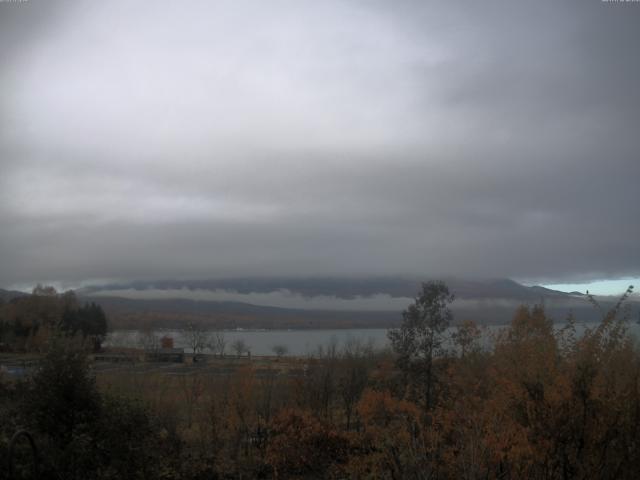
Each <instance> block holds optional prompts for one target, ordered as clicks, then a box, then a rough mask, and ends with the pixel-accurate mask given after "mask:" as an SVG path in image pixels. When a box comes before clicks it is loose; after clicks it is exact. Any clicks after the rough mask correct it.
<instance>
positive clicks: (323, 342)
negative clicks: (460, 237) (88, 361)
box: [105, 323, 640, 356]
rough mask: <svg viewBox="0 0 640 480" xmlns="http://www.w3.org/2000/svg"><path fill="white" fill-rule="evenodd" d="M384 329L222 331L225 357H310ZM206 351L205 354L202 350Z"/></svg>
mask: <svg viewBox="0 0 640 480" xmlns="http://www.w3.org/2000/svg"><path fill="white" fill-rule="evenodd" d="M595 325H596V324H580V323H578V324H576V330H577V333H578V334H580V332H581V331H582V330H584V328H586V327H594V326H595ZM563 326H564V324H557V325H556V327H557V328H562V327H563ZM501 328H504V326H488V327H485V328H484V329H483V330H484V331H483V337H482V343H483V345H485V346H488V345H489V344H490V342H491V336H492V334H493V333H495V332H497V331H498V330H500V329H501ZM387 331H388V330H387V329H385V328H347V329H330V330H225V331H223V333H224V337H225V340H226V342H227V349H226V353H227V354H228V355H232V354H233V351H232V348H231V344H232V343H233V342H234V341H236V340H243V341H244V342H245V343H246V344H247V346H248V347H249V349H250V351H251V354H252V355H273V347H274V346H275V345H283V346H285V347H286V348H287V350H288V354H289V355H297V356H300V355H310V354H314V353H316V352H317V351H318V348H319V347H327V346H329V345H331V344H335V345H337V347H338V349H341V348H343V347H344V346H345V345H346V344H347V343H349V342H354V341H357V342H360V343H361V344H370V345H372V346H373V347H374V348H375V349H383V348H386V347H388V346H389V340H388V339H387ZM629 331H630V333H631V334H633V335H635V336H636V337H639V336H640V335H639V334H640V326H639V325H638V324H637V323H630V324H629ZM451 333H453V329H450V330H449V331H448V332H447V334H446V335H447V336H450V334H451ZM154 334H155V335H156V336H157V337H158V338H160V337H162V336H165V335H166V336H169V337H172V338H173V339H174V346H175V347H178V348H185V350H186V351H187V352H188V351H189V349H188V348H187V345H186V342H185V341H184V337H183V335H182V333H181V332H180V331H177V330H159V331H156V332H155V333H154ZM142 338H143V334H142V333H141V332H139V331H137V330H117V331H115V332H112V333H111V334H109V336H108V337H107V341H106V342H105V346H121V347H139V346H140V345H141V340H142ZM205 351H206V350H205Z"/></svg>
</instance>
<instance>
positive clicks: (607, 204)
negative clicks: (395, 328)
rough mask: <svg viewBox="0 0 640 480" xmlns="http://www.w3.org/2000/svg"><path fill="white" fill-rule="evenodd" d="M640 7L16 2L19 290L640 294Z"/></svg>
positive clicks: (10, 11) (0, 29)
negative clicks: (389, 283) (359, 282)
mask: <svg viewBox="0 0 640 480" xmlns="http://www.w3.org/2000/svg"><path fill="white" fill-rule="evenodd" d="M639 21H640V4H632V3H631V4H625V3H621V4H615V3H603V2H600V1H595V0H594V1H587V2H584V1H569V2H557V1H550V0H549V1H537V2H528V3H527V4H526V5H525V4H523V3H521V2H517V3H515V2H506V1H505V2H498V1H489V2H471V1H469V2H466V1H460V2H417V1H416V2H411V1H406V2H394V3H390V2H375V1H374V2H359V1H355V0H354V1H346V2H345V1H331V0H329V1H325V2H312V1H309V2H300V1H276V2H248V1H247V2H244V1H242V0H234V1H227V2H225V1H216V2H205V1H199V0H192V1H186V2H175V1H173V2H169V1H162V0H161V1H153V2H151V1H138V2H128V1H124V0H115V1H110V2H93V1H86V0H78V1H62V0H59V1H47V2H45V1H38V0H31V1H29V2H24V3H8V2H6V3H0V61H1V62H2V68H1V69H0V91H1V92H2V95H0V225H1V228H0V259H1V260H2V265H1V268H0V285H14V284H21V283H28V282H35V281H47V280H58V281H63V282H79V283H81V282H83V281H86V280H89V279H96V278H105V279H117V280H127V279H136V278H173V277H178V278H197V277H200V278H206V277H221V276H242V275H366V274H417V275H428V276H430V277H433V276H436V275H457V276H465V275H470V276H487V277H497V276H500V277H502V276H508V277H513V278H518V279H531V280H536V281H554V282H561V281H562V282H566V281H583V280H589V279H593V278H615V277H621V276H639V275H640V255H638V247H637V243H638V238H640V222H638V221H637V219H636V216H637V215H636V209H637V205H638V186H637V185H638V178H640V161H639V159H638V154H639V152H640V148H639V147H640V136H639V135H638V134H637V132H638V128H639V126H640V118H639V114H638V112H640V91H639V90H638V86H637V82H638V78H640V55H638V50H637V48H638V47H637V46H638V44H639V43H640V30H639V29H638V28H637V25H638V23H639Z"/></svg>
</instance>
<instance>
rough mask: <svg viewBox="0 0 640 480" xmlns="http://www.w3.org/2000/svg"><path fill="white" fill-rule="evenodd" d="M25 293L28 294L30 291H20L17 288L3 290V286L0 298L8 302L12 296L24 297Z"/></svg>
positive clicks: (0, 290)
mask: <svg viewBox="0 0 640 480" xmlns="http://www.w3.org/2000/svg"><path fill="white" fill-rule="evenodd" d="M25 295H28V293H24V292H18V291H16V290H3V289H2V288H0V299H2V300H3V301H5V302H8V301H9V300H11V299H12V298H16V297H24V296H25Z"/></svg>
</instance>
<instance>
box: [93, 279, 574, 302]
mask: <svg viewBox="0 0 640 480" xmlns="http://www.w3.org/2000/svg"><path fill="white" fill-rule="evenodd" d="M445 282H446V283H447V285H448V286H449V288H450V290H451V291H452V292H454V293H455V294H456V296H458V297H460V298H466V299H483V298H504V299H517V300H531V301H535V300H539V299H540V298H541V296H542V297H548V298H551V297H553V298H567V297H573V296H575V295H572V294H568V293H564V292H558V291H555V290H550V289H548V288H544V287H538V286H536V287H527V286H524V285H521V284H519V283H517V282H514V281H513V280H509V279H482V280H467V279H459V278H446V279H445ZM420 283H421V280H420V279H417V278H410V277H372V278H331V277H327V278H323V277H322V278H321V277H318V278H313V277H311V278H297V277H278V278H261V277H248V278H233V279H212V280H188V281H183V280H158V281H136V282H130V283H122V284H108V285H102V286H94V287H91V288H87V289H84V291H83V293H84V294H87V295H91V294H95V293H99V292H100V291H105V290H107V291H111V290H128V289H133V290H146V289H158V290H179V289H189V290H229V291H234V292H238V293H242V294H250V293H269V292H274V291H278V290H288V291H290V292H293V293H298V294H300V295H303V296H305V297H314V296H321V295H322V296H335V297H337V298H342V299H353V298H355V297H358V296H360V297H367V296H372V295H376V294H387V295H389V296H391V297H408V298H412V297H414V296H415V295H416V293H417V292H418V291H419V289H420Z"/></svg>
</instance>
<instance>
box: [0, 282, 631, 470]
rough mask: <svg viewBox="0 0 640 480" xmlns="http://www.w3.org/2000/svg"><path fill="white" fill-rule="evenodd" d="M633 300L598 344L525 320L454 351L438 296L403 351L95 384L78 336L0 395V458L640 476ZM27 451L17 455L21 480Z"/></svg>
mask: <svg viewBox="0 0 640 480" xmlns="http://www.w3.org/2000/svg"><path fill="white" fill-rule="evenodd" d="M630 293H631V289H630V290H629V291H628V292H627V293H626V294H625V296H623V297H622V298H621V300H620V302H618V304H617V305H616V306H615V307H614V308H613V309H612V310H611V311H609V312H602V322H601V323H600V324H599V325H598V326H597V327H595V328H593V329H591V330H587V331H585V332H584V333H582V332H580V333H578V332H577V331H576V322H575V320H574V319H572V318H569V319H568V320H567V323H566V326H565V327H564V328H563V329H561V330H555V329H554V328H553V323H552V321H551V319H550V318H549V317H548V316H547V315H546V313H545V311H544V308H543V307H541V306H534V307H527V306H523V307H521V308H519V309H518V310H517V311H516V312H515V314H514V317H513V321H512V322H511V324H510V325H509V326H508V327H506V328H505V329H504V330H502V331H501V332H500V333H499V334H497V336H496V337H495V338H494V339H493V342H492V347H491V348H490V349H483V348H481V346H480V341H479V340H480V330H479V329H478V328H477V327H476V326H475V325H474V324H473V323H472V322H463V323H460V324H458V326H457V331H456V334H455V338H454V341H455V345H456V349H455V351H451V350H447V349H446V348H445V346H446V343H445V342H444V335H445V331H446V327H447V326H448V324H449V322H451V321H452V318H451V313H450V311H449V309H448V305H449V303H450V302H451V301H452V300H453V298H452V296H451V295H450V294H449V292H448V289H447V288H446V286H445V285H444V284H441V283H437V282H434V283H428V284H425V285H424V286H423V290H422V291H421V292H420V294H419V295H418V296H417V297H416V301H415V303H414V304H413V305H411V306H410V307H409V308H408V309H407V310H406V311H405V312H404V314H403V325H402V327H401V328H399V329H397V330H392V331H390V334H389V336H390V340H391V342H392V345H393V352H388V353H384V352H375V351H373V350H372V349H370V348H368V347H366V346H364V345H361V344H358V343H357V342H353V343H351V344H348V345H345V346H344V347H343V348H342V349H337V348H336V347H335V346H330V347H328V348H325V349H321V350H319V351H318V352H317V354H316V355H315V356H314V357H313V358H306V359H286V358H274V359H271V360H269V361H265V360H260V361H248V360H246V359H241V360H229V359H227V360H211V361H210V363H209V364H208V365H207V366H206V368H205V367H202V368H196V367H195V366H194V367H193V368H191V367H187V366H183V367H181V368H177V369H167V370H166V372H165V373H161V372H159V371H157V372H155V373H149V372H148V371H147V370H146V369H145V366H144V365H138V366H131V367H128V368H119V369H114V370H107V371H100V370H96V369H95V366H92V365H91V364H90V362H89V360H88V356H87V349H86V348H83V342H82V341H81V338H80V339H79V338H78V335H75V336H71V335H70V334H69V330H68V329H67V330H65V331H62V332H55V334H54V335H52V336H51V337H50V338H49V340H48V342H47V353H46V356H45V357H44V359H43V361H42V362H41V366H40V368H39V369H38V370H37V371H36V372H35V373H34V374H33V375H32V376H30V377H28V378H26V379H24V380H21V381H7V380H5V381H3V382H2V384H1V386H0V389H1V391H0V429H1V430H0V456H3V457H4V458H0V461H2V462H6V461H7V460H8V459H7V458H6V456H7V452H8V443H9V439H10V438H11V435H13V433H14V432H15V431H16V430H18V429H20V428H26V429H28V430H29V431H30V432H32V433H33V435H34V437H35V442H36V444H37V446H38V451H39V457H40V462H39V463H40V466H41V475H42V477H41V478H64V479H67V478H69V479H76V478H77V479H81V478H82V479H85V478H97V479H112V478H113V479H115V478H131V479H136V478H140V479H143V478H148V479H179V478H184V479H200V478H202V479H205V478H207V479H210V478H371V479H374V478H376V479H377V478H389V479H458V478H461V479H498V478H500V479H521V478H531V479H570V478H602V479H607V478H611V479H626V478H629V479H631V478H636V476H637V473H636V472H637V471H638V470H639V469H640V442H639V440H640V432H639V431H638V429H639V428H640V351H639V350H638V348H637V346H636V344H635V342H634V340H633V339H632V338H631V337H630V336H629V334H628V332H627V318H626V316H625V311H624V302H625V300H626V298H627V296H628V294H630ZM89 346H90V348H89V350H90V349H91V348H92V347H93V346H94V344H93V343H90V344H89ZM216 362H217V363H216ZM28 453H29V450H28V446H27V444H26V443H24V442H22V443H20V444H19V445H18V449H17V451H16V462H15V463H16V465H17V468H18V469H19V470H20V469H22V471H21V473H23V474H24V475H25V476H28V475H29V473H30V471H29V466H30V464H31V461H30V459H29V456H28ZM5 464H6V463H5ZM0 478H7V474H6V473H4V471H3V473H0Z"/></svg>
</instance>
